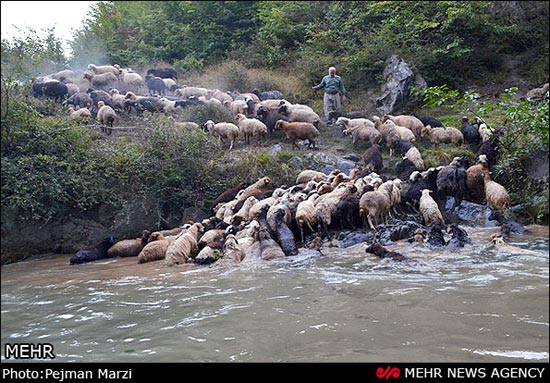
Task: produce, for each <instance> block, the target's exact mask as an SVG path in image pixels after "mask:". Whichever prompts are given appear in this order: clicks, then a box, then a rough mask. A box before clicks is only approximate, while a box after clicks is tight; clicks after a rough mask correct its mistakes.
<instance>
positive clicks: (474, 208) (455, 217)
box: [444, 197, 494, 227]
mask: <svg viewBox="0 0 550 383" xmlns="http://www.w3.org/2000/svg"><path fill="white" fill-rule="evenodd" d="M454 205H455V199H454V198H453V197H447V199H446V201H445V212H444V215H445V218H446V221H447V223H452V222H455V223H467V224H468V225H469V226H486V225H487V226H489V227H492V226H494V225H493V224H492V223H491V221H489V215H490V214H491V209H489V208H487V206H485V205H480V204H477V203H473V202H468V201H465V200H463V201H462V202H461V203H460V204H459V205H458V206H456V207H455V206H454Z"/></svg>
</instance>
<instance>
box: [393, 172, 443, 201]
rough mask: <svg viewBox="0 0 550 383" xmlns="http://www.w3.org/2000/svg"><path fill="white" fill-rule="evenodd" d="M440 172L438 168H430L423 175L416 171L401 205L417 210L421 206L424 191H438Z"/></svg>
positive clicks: (411, 177) (403, 195)
mask: <svg viewBox="0 0 550 383" xmlns="http://www.w3.org/2000/svg"><path fill="white" fill-rule="evenodd" d="M439 170H440V169H437V168H429V169H428V170H426V171H425V172H422V173H420V172H419V171H414V172H413V173H412V174H411V176H410V182H409V183H408V184H407V187H406V189H404V192H403V193H402V199H401V205H402V206H404V207H406V208H411V209H412V210H415V209H416V207H417V206H418V205H419V202H420V197H421V196H422V190H423V189H430V190H432V191H433V192H435V191H436V190H437V175H438V174H439Z"/></svg>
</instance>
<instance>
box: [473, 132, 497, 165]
mask: <svg viewBox="0 0 550 383" xmlns="http://www.w3.org/2000/svg"><path fill="white" fill-rule="evenodd" d="M501 135H502V131H500V130H496V131H495V134H494V135H493V137H492V138H491V139H489V140H487V141H485V142H482V143H481V146H480V147H479V149H478V150H477V156H478V157H479V156H481V155H485V156H486V158H487V165H489V169H491V168H492V167H493V166H495V165H496V163H497V160H498V157H499V145H500V137H501Z"/></svg>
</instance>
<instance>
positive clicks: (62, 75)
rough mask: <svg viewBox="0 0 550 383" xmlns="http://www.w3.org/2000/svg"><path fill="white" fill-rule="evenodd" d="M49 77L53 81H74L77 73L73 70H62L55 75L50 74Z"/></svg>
mask: <svg viewBox="0 0 550 383" xmlns="http://www.w3.org/2000/svg"><path fill="white" fill-rule="evenodd" d="M49 77H50V78H53V79H54V80H59V81H61V82H65V81H63V80H65V79H76V77H77V73H76V72H75V71H74V70H70V69H64V70H61V71H59V72H57V73H52V74H51V75H50V76H49Z"/></svg>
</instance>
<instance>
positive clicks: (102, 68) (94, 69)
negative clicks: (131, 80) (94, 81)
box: [88, 64, 120, 76]
mask: <svg viewBox="0 0 550 383" xmlns="http://www.w3.org/2000/svg"><path fill="white" fill-rule="evenodd" d="M88 70H90V71H91V73H92V74H96V75H97V74H104V73H111V74H113V75H115V76H118V74H119V73H120V66H118V65H117V64H115V65H94V64H89V65H88Z"/></svg>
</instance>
